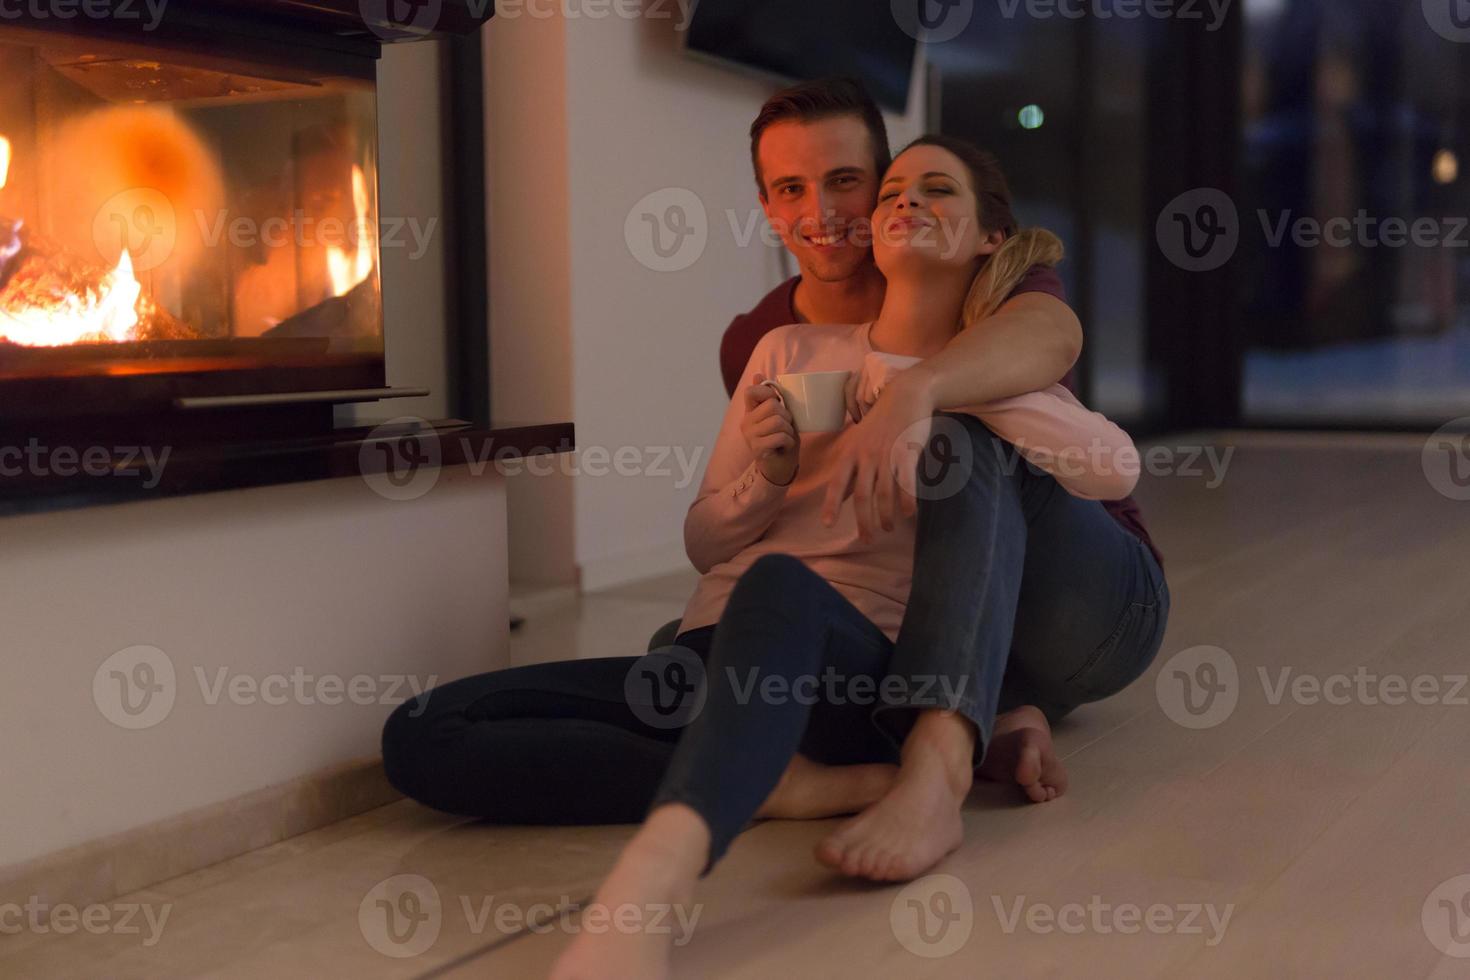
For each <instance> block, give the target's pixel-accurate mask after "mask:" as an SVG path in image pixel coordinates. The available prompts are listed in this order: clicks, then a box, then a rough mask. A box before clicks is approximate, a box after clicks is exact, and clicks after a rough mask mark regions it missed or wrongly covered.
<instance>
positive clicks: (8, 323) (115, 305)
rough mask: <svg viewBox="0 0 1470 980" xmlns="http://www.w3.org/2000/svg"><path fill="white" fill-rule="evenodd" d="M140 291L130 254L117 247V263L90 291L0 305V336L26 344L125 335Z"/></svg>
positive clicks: (130, 327) (130, 330)
mask: <svg viewBox="0 0 1470 980" xmlns="http://www.w3.org/2000/svg"><path fill="white" fill-rule="evenodd" d="M142 295H143V286H142V284H141V283H139V282H138V279H137V277H136V276H134V275H133V259H132V256H131V255H129V254H128V251H127V249H123V252H122V255H121V256H119V257H118V260H117V267H116V268H115V269H113V270H112V271H111V272H109V273H108V274H107V275H105V276H103V277H102V281H101V282H99V283H98V284H97V287H96V289H95V290H88V291H87V292H85V293H80V294H79V293H75V292H69V293H66V294H64V295H55V294H51V295H47V296H44V297H35V298H34V299H35V300H36V301H37V303H36V305H26V306H21V307H19V308H11V309H0V338H4V339H5V340H8V341H10V342H11V343H13V344H21V345H23V346H26V347H56V346H60V345H63V344H81V343H108V342H113V343H120V342H122V341H126V340H131V339H133V336H132V334H133V329H134V328H135V327H137V325H138V299H139V297H141V296H142ZM28 298H29V297H28ZM42 301H43V302H42Z"/></svg>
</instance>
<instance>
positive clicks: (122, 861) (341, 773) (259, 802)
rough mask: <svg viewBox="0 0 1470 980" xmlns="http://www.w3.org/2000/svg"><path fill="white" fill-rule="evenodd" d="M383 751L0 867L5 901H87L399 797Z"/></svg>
mask: <svg viewBox="0 0 1470 980" xmlns="http://www.w3.org/2000/svg"><path fill="white" fill-rule="evenodd" d="M400 798H401V797H400V795H399V794H398V792H397V791H396V790H394V789H393V787H392V786H390V785H389V784H388V780H387V777H386V776H385V775H384V774H383V760H382V759H381V758H378V757H373V758H370V759H362V760H357V761H354V762H348V763H343V764H342V765H340V766H334V767H333V768H331V769H327V770H323V771H321V772H318V773H313V774H311V775H308V776H303V777H301V778H299V779H293V780H291V781H290V782H286V783H281V784H278V785H276V786H268V787H266V788H264V789H260V790H256V791H254V792H252V793H246V794H245V795H243V796H238V797H235V798H234V799H230V800H225V801H224V802H222V803H216V804H212V805H210V806H207V807H201V808H199V809H197V810H191V811H189V812H187V813H181V814H179V815H177V816H174V817H170V818H168V819H167V820H160V821H158V822H156V823H152V824H147V825H145V826H142V827H135V828H134V829H132V830H128V831H124V832H123V833H120V834H114V835H112V836H110V837H104V838H101V839H99V840H95V841H89V842H87V843H85V844H79V845H77V846H76V847H69V848H67V849H65V850H63V851H57V852H56V853H54V854H48V855H45V856H43V857H39V858H36V859H35V860H33V861H27V862H24V863H22V864H18V865H12V866H11V867H8V868H0V906H3V905H5V904H6V903H10V902H15V903H20V904H24V903H25V902H26V901H28V900H30V899H31V898H32V897H36V898H39V899H40V900H41V901H43V902H46V903H48V904H51V905H56V904H61V903H69V904H72V905H76V906H79V907H80V906H86V905H90V904H94V903H101V902H109V901H111V900H112V899H114V898H117V897H118V896H119V895H126V894H128V893H129V892H133V891H137V890H138V889H140V888H147V887H149V886H151V885H155V884H157V883H158V882H160V881H167V880H168V879H170V878H175V877H178V876H179V875H183V874H188V873H190V872H192V871H198V870H199V869H200V868H206V867H208V866H209V865H211V864H217V863H219V862H220V861H226V860H228V859H230V858H232V857H237V856H239V855H241V854H245V853H247V852H249V851H253V850H256V849H258V848H262V847H269V846H270V845H271V844H275V843H278V842H279V841H283V840H285V839H286V838H288V837H295V836H296V835H298V834H304V833H307V832H308V831H312V830H316V829H318V828H320V827H325V826H327V825H328V824H332V823H336V822H337V821H339V820H345V819H347V818H348V817H352V816H355V815H357V814H359V813H364V812H366V811H368V810H372V809H375V808H377V807H380V806H385V805H387V804H389V803H392V802H394V801H395V800H398V799H400Z"/></svg>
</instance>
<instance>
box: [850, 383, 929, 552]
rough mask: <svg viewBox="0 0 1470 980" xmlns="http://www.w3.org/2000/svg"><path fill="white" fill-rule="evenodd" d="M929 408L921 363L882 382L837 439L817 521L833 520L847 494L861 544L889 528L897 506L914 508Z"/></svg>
mask: <svg viewBox="0 0 1470 980" xmlns="http://www.w3.org/2000/svg"><path fill="white" fill-rule="evenodd" d="M934 411H935V405H934V395H933V393H932V388H931V385H930V375H929V373H928V372H927V371H926V370H924V369H923V368H913V369H911V370H908V371H905V372H904V373H903V374H900V375H899V376H897V377H895V378H894V379H893V380H892V381H891V382H889V383H888V385H887V386H886V387H885V388H884V389H883V394H882V397H880V398H879V399H878V400H877V401H876V402H875V403H874V404H873V406H872V408H870V409H869V410H868V411H867V413H866V414H864V415H863V417H862V421H860V422H858V423H857V424H856V425H854V426H852V427H851V428H850V429H848V430H847V431H846V432H844V433H843V434H842V436H841V437H840V438H839V440H838V444H837V447H836V451H835V455H834V458H833V465H832V476H831V478H830V479H829V480H828V482H827V495H826V499H825V500H824V501H823V503H822V523H823V524H825V525H826V526H827V527H831V526H832V525H833V524H835V523H837V512H838V510H840V509H841V507H842V502H843V501H844V500H846V499H847V498H848V497H849V496H850V497H852V506H853V510H854V512H855V513H856V515H857V524H858V537H859V539H860V540H862V541H863V542H864V543H867V542H870V541H872V540H873V536H874V535H875V534H876V533H877V529H878V528H879V527H881V528H882V529H883V530H885V531H891V530H893V528H894V525H895V524H896V523H897V521H898V509H899V508H900V507H901V508H902V509H903V513H904V514H905V515H907V516H909V517H912V516H913V515H914V514H915V513H917V511H918V501H917V500H916V499H915V498H914V495H913V492H912V488H913V486H914V480H915V479H916V474H917V472H918V468H919V458H920V457H921V456H922V455H923V453H924V447H925V446H926V445H928V442H929V433H930V429H931V426H932V425H933V419H934ZM915 423H918V424H917V425H916V424H915Z"/></svg>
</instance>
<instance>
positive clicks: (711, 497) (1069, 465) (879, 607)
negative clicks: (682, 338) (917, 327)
mask: <svg viewBox="0 0 1470 980" xmlns="http://www.w3.org/2000/svg"><path fill="white" fill-rule="evenodd" d="M870 327H871V324H868V323H863V324H836V325H828V324H809V323H804V324H796V325H792V326H786V327H781V328H779V329H776V330H773V331H771V332H770V333H768V334H766V335H765V337H763V338H762V339H761V341H760V343H759V344H758V345H757V346H756V349H755V352H754V353H753V354H752V355H751V357H750V361H749V363H748V364H746V366H745V373H744V375H742V377H741V379H740V384H739V385H738V386H737V387H736V389H735V397H734V398H733V399H732V400H731V402H730V406H729V408H728V409H726V411H725V419H724V422H723V424H722V425H721V426H720V433H719V436H718V437H717V438H716V440H715V447H714V451H713V452H712V453H711V455H710V460H709V465H708V466H707V467H706V469H705V474H704V479H703V481H702V482H701V484H700V487H699V494H698V496H697V497H696V498H695V501H694V503H693V505H692V506H691V507H690V508H689V514H688V516H687V517H686V518H685V521H684V546H685V550H686V551H688V553H689V560H690V561H691V562H693V563H694V567H695V568H696V569H697V570H698V571H699V572H700V573H701V577H700V580H699V584H698V586H696V588H695V590H694V595H693V597H691V598H690V600H689V604H688V606H687V607H686V608H685V610H684V618H683V621H682V622H681V623H680V625H679V629H680V632H683V631H685V630H691V629H696V628H698V627H701V626H709V625H711V624H713V623H715V622H718V621H719V618H720V614H721V613H722V612H723V611H724V608H725V604H726V602H728V601H729V598H730V593H731V591H732V590H733V589H734V588H735V583H736V582H737V581H739V579H740V576H741V575H743V574H744V573H745V572H746V570H747V569H749V568H750V566H751V565H753V564H755V562H756V560H757V559H759V558H760V557H761V556H762V555H768V554H788V555H792V556H794V557H796V558H799V559H801V560H802V561H803V562H805V563H806V565H807V566H808V567H809V568H811V569H812V571H814V572H816V573H817V574H818V575H820V576H822V578H824V579H826V580H827V581H828V582H830V583H831V584H832V586H833V588H835V589H836V590H837V591H838V592H839V593H841V594H842V595H843V596H844V597H846V598H847V600H848V601H850V602H851V603H852V604H853V605H854V606H856V607H857V609H858V610H859V611H861V612H862V613H863V615H865V616H867V617H868V619H870V620H872V622H873V624H874V625H876V626H877V627H878V628H879V629H880V630H882V631H883V632H884V633H885V634H887V636H888V637H889V639H896V638H897V636H898V627H899V624H900V623H901V622H902V620H903V613H904V607H905V606H906V605H907V603H908V595H909V586H910V584H911V581H912V578H913V561H914V535H915V526H916V522H915V519H914V518H910V517H905V516H904V515H903V514H902V512H901V511H900V513H899V515H898V519H897V521H896V522H895V525H894V529H893V530H892V531H889V532H884V531H883V530H882V529H879V530H878V531H877V533H876V534H875V535H874V540H873V541H871V542H869V543H867V544H864V543H863V542H861V541H860V540H859V539H858V528H857V518H856V517H855V515H854V513H853V508H852V505H851V503H850V502H849V503H846V504H844V505H843V506H842V508H841V510H840V511H839V513H838V519H837V522H836V524H835V525H833V526H832V527H830V528H829V527H824V526H823V524H822V522H821V516H820V515H821V508H822V501H823V499H824V497H825V494H826V488H827V478H828V476H829V474H830V467H831V463H832V460H833V457H834V452H833V450H834V446H835V444H836V442H837V439H838V437H839V436H840V435H841V433H840V432H826V433H823V432H813V433H805V434H801V435H800V440H801V465H800V468H799V471H798V473H797V475H796V478H795V479H794V480H792V482H791V483H790V484H789V485H788V486H784V487H783V486H777V485H776V484H773V483H771V482H770V481H769V480H767V479H766V478H765V476H764V475H763V474H762V472H761V470H760V467H759V466H758V465H757V462H756V458H755V454H754V453H753V452H751V450H750V447H749V446H747V445H746V443H745V439H744V437H743V436H742V435H741V434H740V421H741V419H742V417H743V416H744V414H745V398H744V394H743V393H744V389H745V388H746V387H748V386H749V385H751V384H754V380H753V379H754V377H755V375H756V374H762V375H764V376H765V377H767V378H774V377H775V376H776V375H778V374H787V373H796V372H803V371H853V372H860V371H861V370H862V369H863V367H864V364H865V362H867V365H868V371H869V373H868V376H869V377H872V376H873V375H874V374H875V373H880V374H881V373H883V371H884V366H883V365H886V367H887V369H888V372H889V373H891V370H892V368H893V366H894V365H895V364H898V363H902V362H903V361H904V360H905V359H901V358H896V357H894V356H893V355H887V354H880V353H877V352H875V351H874V350H873V347H872V344H871V343H870V340H869V329H870ZM907 360H910V361H912V360H916V359H907ZM875 362H876V363H877V364H878V365H879V366H877V367H876V368H875ZM964 411H965V412H967V413H969V414H972V415H975V416H976V417H978V418H979V419H980V420H981V421H982V422H984V423H985V424H986V425H987V426H988V427H989V428H990V429H991V430H992V431H993V432H995V434H996V435H998V436H1000V437H1001V438H1002V439H1004V440H1006V441H1007V442H1009V443H1011V444H1012V445H1014V446H1015V447H1016V448H1017V450H1018V451H1019V452H1020V453H1021V455H1022V456H1024V457H1025V458H1026V459H1027V460H1029V461H1030V462H1032V463H1034V464H1035V465H1037V466H1038V467H1040V468H1042V469H1044V470H1046V471H1047V472H1049V473H1051V474H1052V475H1053V476H1054V477H1056V479H1057V482H1058V483H1059V484H1060V485H1061V486H1062V487H1063V488H1064V489H1066V490H1067V492H1069V493H1071V494H1073V495H1074V496H1078V497H1086V498H1089V499H1094V500H1116V499H1119V498H1122V497H1126V496H1128V494H1129V493H1131V492H1132V491H1133V486H1134V484H1135V483H1136V482H1137V480H1138V472H1139V466H1138V455H1137V451H1136V450H1135V449H1134V447H1133V442H1132V440H1131V439H1130V438H1129V437H1128V434H1127V433H1126V432H1124V431H1123V430H1122V429H1121V428H1119V427H1118V426H1117V425H1115V424H1114V423H1112V422H1111V421H1109V420H1108V419H1107V418H1106V417H1104V416H1103V415H1101V414H1099V413H1097V412H1093V411H1089V410H1088V409H1087V408H1085V407H1084V406H1083V405H1082V403H1081V402H1079V401H1078V400H1077V399H1076V398H1075V397H1074V396H1073V395H1072V394H1071V392H1069V391H1067V389H1066V388H1063V387H1062V386H1061V385H1052V386H1051V387H1049V388H1046V389H1044V390H1042V391H1037V392H1031V393H1029V394H1025V395H1019V396H1016V397H1014V398H1003V399H1000V400H998V401H994V402H989V403H987V404H985V405H979V406H974V407H971V408H966V409H964Z"/></svg>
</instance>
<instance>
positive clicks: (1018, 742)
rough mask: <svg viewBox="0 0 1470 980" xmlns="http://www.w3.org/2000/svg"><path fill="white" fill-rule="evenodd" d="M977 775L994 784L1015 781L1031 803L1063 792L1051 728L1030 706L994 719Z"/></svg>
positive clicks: (1063, 775) (1063, 771)
mask: <svg viewBox="0 0 1470 980" xmlns="http://www.w3.org/2000/svg"><path fill="white" fill-rule="evenodd" d="M979 772H980V775H981V776H984V777H985V778H986V779H993V780H995V781H996V782H1002V783H1004V782H1010V781H1011V780H1015V782H1016V784H1017V785H1018V786H1020V787H1021V789H1023V790H1024V791H1025V792H1026V796H1027V798H1028V799H1030V800H1031V802H1032V803H1045V802H1046V801H1047V800H1054V799H1056V798H1057V797H1058V796H1061V795H1062V794H1063V793H1065V792H1066V791H1067V769H1066V767H1065V766H1063V765H1062V761H1061V760H1060V759H1058V758H1057V753H1056V749H1055V748H1053V747H1052V742H1051V725H1049V724H1048V723H1047V720H1046V715H1044V714H1042V712H1041V709H1040V708H1038V707H1036V706H1035V705H1031V704H1027V705H1023V706H1021V707H1019V708H1017V709H1015V710H1014V711H1007V712H1006V713H1005V714H1003V715H998V716H997V717H996V719H995V730H994V732H992V733H991V736H990V748H989V749H987V750H986V752H985V760H984V761H983V762H981V763H980V769H979Z"/></svg>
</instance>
